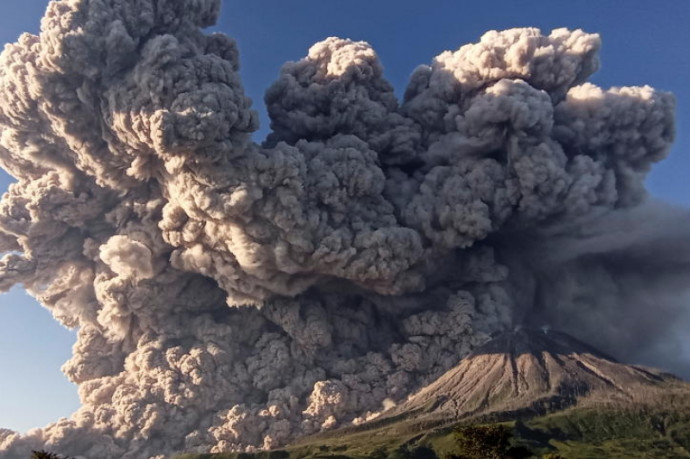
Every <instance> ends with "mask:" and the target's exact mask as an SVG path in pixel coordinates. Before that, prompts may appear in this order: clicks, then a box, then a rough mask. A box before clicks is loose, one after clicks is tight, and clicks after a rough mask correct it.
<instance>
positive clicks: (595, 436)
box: [178, 407, 690, 459]
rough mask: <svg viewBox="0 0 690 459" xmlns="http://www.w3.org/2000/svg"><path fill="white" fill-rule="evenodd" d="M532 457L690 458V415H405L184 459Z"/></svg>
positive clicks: (583, 411) (634, 411) (587, 411)
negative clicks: (272, 445) (447, 421)
mask: <svg viewBox="0 0 690 459" xmlns="http://www.w3.org/2000/svg"><path fill="white" fill-rule="evenodd" d="M528 457H540V458H550V459H589V458H592V459H594V458H621V459H623V458H630V457H636V458H650V459H651V458H654V459H657V458H669V459H670V458H674V459H676V458H690V410H687V409H683V410H679V409H678V408H677V407H675V408H674V409H668V410H666V409H663V408H660V407H658V408H653V409H652V408H630V409H621V408H619V409H594V408H573V409H569V410H565V411H561V412H557V413H553V414H549V415H545V416H540V417H535V418H532V419H525V420H522V421H511V422H501V423H499V422H494V423H486V424H474V425H472V424H455V425H452V426H440V425H438V423H437V424H436V425H434V424H433V423H430V422H427V423H421V422H418V421H415V420H414V419H412V418H401V419H396V420H393V421H392V422H391V421H386V422H380V423H379V424H378V425H376V424H375V425H374V426H373V427H370V428H368V429H365V428H362V427H359V428H354V427H353V428H348V429H341V430H338V431H335V432H329V433H323V434H319V435H316V436H313V437H309V438H305V439H302V440H300V441H299V442H298V443H296V444H294V445H291V446H289V447H286V448H285V449H284V450H280V451H267V452H261V453H255V454H250V453H226V454H215V455H213V454H202V455H198V454H197V455H193V454H188V455H184V456H180V457H179V458H178V459H182V458H184V459H207V458H208V459H230V458H232V459H249V458H256V459H273V458H276V459H277V458H281V459H283V458H290V459H307V458H331V459H337V458H343V459H344V458H352V459H364V458H371V459H383V458H396V459H398V458H400V459H402V458H415V459H434V458H439V459H455V458H458V459H459V458H463V459H480V458H481V459H493V458H497V459H499V458H500V459H504V458H515V459H518V458H528Z"/></svg>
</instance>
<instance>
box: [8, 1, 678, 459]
mask: <svg viewBox="0 0 690 459" xmlns="http://www.w3.org/2000/svg"><path fill="white" fill-rule="evenodd" d="M219 8H220V3H219V1H218V0H157V1H153V0H90V1H87V0H63V1H53V2H51V3H50V5H49V7H48V11H47V13H46V16H45V18H44V19H43V22H42V28H41V29H42V32H41V34H40V36H33V35H23V36H22V37H21V38H20V39H19V41H18V42H17V43H16V44H13V45H9V46H8V47H7V48H6V49H5V51H4V53H3V54H2V56H1V57H0V61H1V63H0V91H2V94H1V96H0V97H1V98H2V103H1V104H0V124H1V125H2V127H1V128H0V129H1V136H0V142H1V144H2V147H3V150H2V151H1V152H0V158H1V159H2V166H3V167H4V168H5V169H6V170H7V171H8V172H9V173H10V174H12V175H13V176H14V177H15V178H16V179H17V182H16V183H15V184H13V185H12V186H11V187H10V189H9V191H8V193H6V194H5V195H4V196H3V198H2V202H1V204H0V251H2V252H3V253H4V255H3V257H2V259H1V261H0V289H2V290H7V289H9V288H11V287H12V286H13V285H16V284H23V285H24V286H25V287H26V288H27V289H28V290H29V291H30V292H31V293H33V294H34V295H35V296H36V297H37V298H38V299H39V301H41V303H42V304H43V305H45V307H47V308H48V309H49V310H50V311H52V313H53V315H54V316H55V317H56V318H57V319H58V320H59V321H60V322H61V323H62V324H64V325H66V326H68V327H77V328H78V329H79V333H78V340H77V343H76V344H75V346H74V356H73V357H72V358H71V359H70V360H69V361H68V362H67V363H66V364H65V365H64V367H63V370H64V372H65V374H66V375H67V377H68V378H70V380H71V381H74V382H75V383H76V384H78V385H79V394H80V397H81V400H82V407H81V408H80V409H79V410H78V411H77V412H76V413H74V415H73V416H72V417H71V418H70V419H62V420H60V421H57V422H56V423H54V424H51V425H49V426H47V427H46V428H44V429H40V430H34V431H31V432H29V433H28V434H26V435H20V434H18V433H15V432H11V431H8V430H0V457H3V458H15V457H17V458H18V457H26V455H27V453H28V452H29V451H30V450H31V449H38V448H46V449H50V450H54V451H57V452H60V453H62V454H69V455H75V456H84V457H88V458H142V457H148V456H159V457H162V455H166V454H169V453H172V452H178V451H193V450H197V451H224V450H235V449H246V448H250V449H251V448H253V447H260V448H270V447H275V446H279V445H282V444H284V443H286V442H287V441H290V440H291V439H294V438H295V437H297V436H300V435H304V434H309V433H313V432H317V431H319V430H322V429H327V428H332V427H335V426H338V425H342V424H344V423H349V422H355V423H357V422H362V421H363V420H365V419H366V418H367V417H368V416H370V415H371V413H372V412H375V411H378V410H380V409H381V407H382V406H383V404H384V402H385V404H390V403H391V402H393V403H395V402H399V401H401V400H404V399H405V398H406V397H407V396H408V395H409V394H410V393H411V392H412V391H414V390H415V389H417V388H419V387H422V386H424V385H427V384H429V383H431V382H432V381H434V380H435V379H436V378H438V377H439V376H440V375H442V374H443V373H444V372H445V371H446V370H448V369H449V368H451V367H452V366H454V365H456V364H457V362H458V360H459V359H460V358H461V357H463V356H465V355H467V354H468V353H469V352H470V351H471V350H472V349H474V348H475V347H477V346H479V345H481V344H483V343H484V342H485V341H487V340H488V339H489V337H490V336H491V334H493V333H497V332H502V331H505V330H508V329H511V328H513V327H514V326H515V325H517V324H519V323H523V322H524V323H531V324H537V325H544V324H553V325H555V326H559V327H561V328H565V329H571V330H572V331H573V332H575V334H576V335H578V336H580V337H584V338H586V339H588V340H590V341H591V342H592V344H595V345H599V346H602V347H603V348H604V349H605V350H606V351H608V352H611V353H613V354H615V355H617V356H618V357H620V358H623V359H626V360H629V359H637V358H642V357H643V356H646V357H645V358H647V359H648V360H652V361H654V362H662V361H663V362H666V364H667V367H668V368H671V369H673V368H676V369H679V368H681V365H683V362H679V361H677V360H675V361H674V360H671V359H672V357H671V356H673V353H672V351H668V349H673V345H674V344H675V343H677V336H676V335H675V334H674V328H673V327H672V326H671V325H672V324H673V325H674V326H677V327H681V326H683V324H687V314H686V310H685V309H684V305H683V303H684V300H683V298H682V295H683V294H684V288H685V286H686V284H685V279H687V277H686V276H687V274H688V266H690V243H689V242H688V240H687V238H686V235H687V234H688V230H690V220H689V218H688V214H687V213H686V212H684V211H683V212H681V211H678V210H674V209H670V208H665V207H661V206H660V205H657V204H654V203H650V202H648V201H646V200H645V190H644V187H643V181H644V177H645V174H646V173H647V172H648V170H649V168H650V166H651V164H652V163H654V162H656V161H659V160H661V159H663V158H664V156H665V155H666V154H667V152H668V150H669V147H670V144H671V142H672V140H673V135H674V127H673V108H674V100H673V97H672V96H671V95H669V94H666V93H663V92H657V91H655V90H654V89H652V88H650V87H631V88H613V89H608V90H604V89H600V88H598V87H596V86H594V85H592V84H590V83H587V82H586V80H587V78H588V76H590V75H591V74H592V73H593V72H594V71H596V69H597V67H598V59H597V51H598V49H599V46H600V40H599V37H598V36H597V35H592V34H587V33H585V32H582V31H580V30H576V31H569V30H565V29H558V30H554V31H552V32H551V33H550V34H547V35H544V34H542V33H541V32H540V31H539V30H537V29H514V30H508V31H504V32H489V33H487V34H485V35H484V36H483V37H482V38H481V41H480V42H479V43H477V44H472V45H466V46H463V47H461V48H460V49H458V50H457V51H454V52H451V51H447V52H444V53H443V54H441V55H439V56H437V57H436V58H434V59H433V61H432V63H431V65H428V66H427V65H424V66H420V67H419V68H418V69H417V70H415V72H414V73H413V75H412V76H411V79H410V84H409V86H408V88H407V90H406V93H405V98H404V100H403V101H402V103H399V102H398V101H397V100H396V98H395V97H394V94H393V88H392V87H391V86H390V84H389V83H387V82H386V80H385V79H384V78H383V76H382V66H381V63H380V62H379V60H378V57H377V56H376V54H375V52H374V51H373V50H372V49H371V47H370V46H369V45H368V44H366V43H364V42H353V41H350V40H343V39H338V38H329V39H327V40H325V41H323V42H321V43H318V44H316V45H314V46H313V47H312V48H311V49H310V50H309V53H308V55H307V57H305V58H303V59H301V60H299V61H297V62H290V63H288V64H286V65H285V66H284V67H283V69H282V71H281V74H280V76H279V78H278V81H277V82H276V83H275V84H274V85H272V86H271V87H270V88H269V89H268V91H267V93H266V98H265V99H266V103H267V106H268V112H269V115H270V117H271V127H272V133H271V134H270V135H269V136H268V138H267V140H266V141H265V142H264V144H262V145H257V144H255V143H253V142H252V141H251V140H250V135H251V133H252V131H254V130H256V128H257V115H256V113H255V112H254V111H252V110H251V108H250V101H249V99H248V98H247V97H246V96H245V95H244V93H243V90H242V85H241V82H240V78H239V74H238V63H239V58H238V52H237V49H236V47H235V44H234V42H233V41H232V40H231V39H229V38H227V37H226V36H225V35H222V34H212V35H206V34H203V33H202V32H201V31H200V28H202V27H206V26H209V25H211V24H213V23H214V21H215V19H216V17H217V15H218V12H219ZM660 219H661V220H660ZM658 221H661V222H663V224H656V223H655V222H658ZM683 321H685V322H683ZM662 359H664V360H662ZM685 364H687V362H686V363H685Z"/></svg>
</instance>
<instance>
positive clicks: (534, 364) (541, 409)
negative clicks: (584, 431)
mask: <svg viewBox="0 0 690 459" xmlns="http://www.w3.org/2000/svg"><path fill="white" fill-rule="evenodd" d="M678 393H680V394H684V395H685V396H688V395H690V384H687V383H685V382H683V381H682V380H680V379H678V378H677V377H675V376H673V375H670V374H668V373H664V372H661V371H659V370H655V369H651V368H645V367H641V366H636V365H625V364H622V363H618V362H616V361H615V360H614V359H613V358H611V357H609V356H607V355H606V354H604V353H602V352H600V351H598V350H597V349H595V348H593V347H591V346H589V345H587V344H585V343H583V342H581V341H579V340H577V339H575V338H573V337H572V336H570V335H567V334H565V333H562V332H557V331H543V330H529V329H519V330H516V331H513V332H510V333H506V334H503V335H500V336H498V337H496V338H495V339H493V340H491V341H489V342H488V343H486V344H485V345H484V346H481V347H480V348H478V349H476V350H475V351H474V352H473V353H471V354H470V355H469V356H468V357H466V358H464V359H463V360H461V361H460V363H459V364H458V365H457V366H456V367H454V368H452V369H451V370H449V371H448V372H446V373H445V374H444V375H443V376H441V377H440V378H439V379H438V380H436V381H435V382H433V383H431V384H430V385H428V386H426V387H425V388H423V389H422V390H420V391H419V392H417V393H416V394H414V395H413V396H412V397H410V398H409V399H408V400H407V401H406V402H404V403H402V404H400V405H398V406H397V407H395V408H394V409H392V410H390V411H389V412H387V413H386V414H385V417H389V416H395V415H398V414H403V413H412V412H414V413H416V414H417V416H424V414H426V415H429V416H432V417H442V418H449V419H450V418H454V419H464V418H470V417H479V416H485V415H489V416H491V417H496V416H498V417H515V416H516V415H521V414H524V415H530V414H535V415H536V414H543V413H546V412H551V411H556V410H561V409H564V408H567V407H570V406H574V405H578V406H587V405H590V404H595V405H596V406H601V405H602V404H612V405H614V406H623V405H627V404H631V403H632V404H650V403H651V404H658V403H660V402H661V400H666V399H668V397H672V396H673V395H675V394H678Z"/></svg>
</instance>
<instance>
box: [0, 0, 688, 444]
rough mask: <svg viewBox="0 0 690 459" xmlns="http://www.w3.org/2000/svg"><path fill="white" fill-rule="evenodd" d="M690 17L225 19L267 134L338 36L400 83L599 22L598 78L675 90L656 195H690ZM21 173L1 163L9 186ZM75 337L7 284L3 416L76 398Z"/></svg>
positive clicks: (673, 2)
mask: <svg viewBox="0 0 690 459" xmlns="http://www.w3.org/2000/svg"><path fill="white" fill-rule="evenodd" d="M47 3H48V1H47V0H2V4H1V5H0V40H1V41H2V42H3V43H5V42H8V41H14V40H16V38H17V36H18V35H19V34H20V33H21V32H23V31H29V32H33V33H36V32H37V31H38V29H39V23H40V17H41V16H42V13H43V11H44V9H45V6H46V5H47ZM689 20H690V2H688V1H685V0H658V1H656V2H649V1H633V0H626V1H625V2H621V1H616V0H608V1H601V0H600V1H598V2H594V1H590V2H564V1H539V2H538V1H526V0H504V1H503V0H502V1H496V0H494V1H491V2H465V1H459V0H426V1H424V2H419V1H411V0H403V1H400V0H398V1H383V0H348V1H341V0H330V1H324V0H295V1H290V2H286V1H278V0H271V1H269V0H244V1H227V0H226V1H225V2H224V5H223V12H222V17H221V19H220V21H219V24H218V26H217V27H215V28H214V29H215V30H220V31H224V32H226V33H228V34H229V35H231V36H232V37H234V38H235V39H236V40H237V41H238V43H239V47H240V53H241V63H242V70H241V72H242V77H243V81H244V85H245V90H246V91H247V93H248V94H249V95H250V96H251V97H252V99H253V100H254V103H255V108H256V109H258V110H259V111H260V113H261V117H262V118H261V121H262V126H261V130H260V131H259V133H257V139H261V138H263V137H264V135H265V134H266V132H267V129H268V121H267V118H266V115H265V110H264V107H263V102H262V100H263V92H264V90H265V89H266V88H267V87H268V85H269V84H270V83H271V82H272V81H274V80H275V78H276V75H277V73H278V70H279V68H280V66H281V64H282V63H283V62H285V61H287V60H296V59H299V58H300V57H302V56H304V55H305V54H306V52H307V49H308V48H309V47H310V46H311V45H312V44H313V43H315V42H316V41H319V40H322V39H324V38H326V37H328V36H333V35H335V36H341V37H347V38H352V39H356V40H366V41H368V42H370V43H371V44H372V45H373V46H374V48H375V49H376V51H377V52H378V54H379V56H380V58H381V60H382V62H383V65H384V67H385V73H386V76H387V78H388V79H389V81H390V82H391V83H392V84H393V85H394V86H395V88H396V91H397V93H398V94H399V95H400V94H402V92H403V91H404V88H405V85H406V82H407V78H408V76H409V74H410V73H411V72H412V70H413V69H414V68H415V67H416V66H417V65H419V64H422V63H428V62H429V61H430V60H431V59H432V58H433V57H434V56H435V55H437V54H439V53H440V52H442V51H444V50H446V49H456V48H458V47H459V46H460V45H462V44H465V43H469V42H474V41H477V39H478V38H479V37H480V36H481V35H482V33H483V32H485V31H487V30H490V29H505V28H510V27H523V26H535V27H539V28H541V29H542V30H543V31H549V30H551V29H553V28H557V27H569V28H583V29H584V30H586V31H588V32H598V33H600V34H601V35H602V39H603V43H604V45H603V49H602V52H601V60H602V69H601V70H600V71H599V72H598V73H597V74H596V75H595V76H594V78H593V79H592V81H593V82H594V83H595V84H597V85H600V86H602V87H609V86H623V85H644V84H649V85H651V86H653V87H656V88H658V89H663V90H667V91H671V92H673V93H675V95H676V98H677V102H678V107H677V128H678V136H677V141H676V144H675V146H674V148H673V150H672V152H671V155H670V157H669V158H668V159H667V160H666V161H664V162H663V163H661V164H659V165H657V167H656V168H655V169H654V170H653V172H652V173H651V174H650V177H649V179H648V182H647V183H648V188H649V189H650V191H651V193H652V194H653V195H654V196H656V197H659V198H661V199H664V200H667V201H671V202H674V203H676V204H680V205H683V206H685V207H690V180H688V178H687V171H688V170H690V167H689V166H690V135H689V134H687V132H686V131H687V126H688V122H689V121H690V88H689V87H688V81H690V52H689V51H688V43H690V28H688V27H687V23H688V21H689ZM0 103H2V102H1V101H0ZM10 182H11V179H10V177H8V176H7V175H6V174H4V173H3V172H2V171H0V192H4V190H5V189H6V188H7V186H8V184H9V183H10ZM73 342H74V333H73V332H71V331H68V330H65V329H63V328H61V327H60V326H59V325H58V324H57V322H55V321H54V320H53V319H52V318H51V317H50V313H48V312H47V311H46V310H44V309H42V308H41V307H40V306H38V305H37V303H35V301H33V300H32V299H31V298H30V297H28V296H27V295H26V294H25V293H24V292H23V291H21V290H20V289H14V290H13V291H12V292H10V293H9V294H5V295H2V296H0V368H1V369H2V372H1V373H0V427H9V428H14V429H17V430H26V429H28V428H30V427H37V426H40V425H44V424H46V423H48V422H50V421H53V420H56V419H58V418H59V417H61V416H68V415H69V414H70V413H71V412H72V411H73V410H74V409H76V407H77V406H78V397H77V393H76V387H75V386H73V385H72V384H70V383H69V382H68V381H67V380H66V378H65V377H64V376H63V375H62V374H61V373H60V370H59V368H60V366H61V365H62V363H63V362H64V361H65V360H67V359H68V358H69V355H70V353H71V345H72V343H73Z"/></svg>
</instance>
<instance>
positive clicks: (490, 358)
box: [286, 329, 690, 458]
mask: <svg viewBox="0 0 690 459" xmlns="http://www.w3.org/2000/svg"><path fill="white" fill-rule="evenodd" d="M473 426H474V427H473ZM475 427H477V428H478V429H479V430H474V431H473V432H474V433H475V434H476V433H477V432H481V429H491V428H496V427H498V428H503V429H507V431H509V432H510V434H509V435H510V436H511V438H512V440H511V445H512V447H513V448H517V449H514V451H517V450H520V448H521V449H522V451H529V452H530V454H532V455H534V456H536V457H542V455H548V454H555V455H556V457H563V458H569V457H573V458H581V457H616V458H628V457H650V458H652V457H653V458H660V457H664V458H679V457H688V458H690V384H689V383H687V382H685V381H683V380H682V379H680V378H678V377H676V376H674V375H672V374H669V373H666V372H663V371H660V370H657V369H653V368H648V367H643V366H639V365H629V364H624V363H620V362H617V361H616V360H615V359H614V358H613V357H611V356H609V355H607V354H605V353H603V352H601V351H599V350H597V349H595V348H594V347H592V346H590V345H588V344H585V343H583V342H581V341H579V340H578V339H576V338H574V337H572V336H570V335H568V334H566V333H562V332H558V331H549V330H530V329H518V330H515V331H512V332H509V333H505V334H502V335H499V336H496V337H495V338H493V339H492V340H491V341H489V342H487V343H486V344H484V345H483V346H480V347H478V348H477V349H476V350H475V351H474V352H472V353H471V354H469V355H468V356H467V357H465V358H463V359H462V360H461V361H460V362H459V363H458V364H457V365H456V366H455V367H454V368H452V369H450V370H449V371H447V372H446V373H445V374H443V375H442V376H441V377H439V378H438V379H437V380H435V381H434V382H432V383H431V384H429V385H427V386H425V387H423V388H421V389H420V390H419V391H418V392H416V393H414V394H413V395H411V396H410V397H408V399H407V400H406V401H404V402H402V403H400V404H398V405H397V406H395V407H393V408H391V409H388V410H386V411H384V412H383V413H381V414H380V415H378V416H377V417H374V419H371V420H369V421H368V422H365V423H363V424H361V425H357V426H349V427H343V428H340V429H336V430H332V431H324V432H321V433H320V434H316V435H312V436H308V437H304V438H302V439H299V440H297V442H295V443H294V444H293V445H290V446H288V447H287V451H286V453H288V454H289V457H293V455H294V457H341V458H342V457H352V458H360V457H475V456H472V455H469V456H467V451H465V450H463V449H462V446H458V440H457V439H458V432H467V430H463V429H467V428H475ZM489 431H490V430H489ZM286 457H288V456H286ZM477 457H479V456H477ZM481 457H484V456H481ZM492 457H493V456H492ZM501 457H503V456H501ZM505 457H528V456H510V455H508V456H505Z"/></svg>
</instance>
